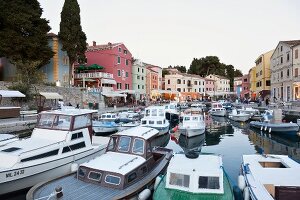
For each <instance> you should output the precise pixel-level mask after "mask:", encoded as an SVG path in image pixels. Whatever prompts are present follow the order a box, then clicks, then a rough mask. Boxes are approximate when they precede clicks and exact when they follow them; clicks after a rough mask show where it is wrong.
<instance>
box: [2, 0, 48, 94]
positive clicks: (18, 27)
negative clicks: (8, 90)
mask: <svg viewBox="0 0 300 200" xmlns="http://www.w3.org/2000/svg"><path fill="white" fill-rule="evenodd" d="M0 10H1V12H0V57H6V58H8V59H9V61H10V62H11V63H12V64H14V65H15V66H16V68H17V78H18V80H19V81H20V82H21V83H20V85H22V84H23V87H25V88H27V89H28V90H29V88H30V85H31V84H33V83H37V82H39V81H40V79H39V78H38V77H40V76H38V73H39V71H38V68H39V67H41V66H42V65H44V64H46V63H47V62H49V60H50V58H51V57H52V56H53V52H52V51H51V48H50V47H49V46H48V38H47V32H48V31H49V30H50V26H49V25H48V23H49V21H47V20H46V19H44V18H41V16H42V12H43V10H42V8H41V7H40V4H39V2H38V1H37V0H30V1H29V0H10V1H4V0H0Z"/></svg>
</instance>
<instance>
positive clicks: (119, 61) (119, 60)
mask: <svg viewBox="0 0 300 200" xmlns="http://www.w3.org/2000/svg"><path fill="white" fill-rule="evenodd" d="M118 64H121V57H120V56H118Z"/></svg>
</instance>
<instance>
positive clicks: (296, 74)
mask: <svg viewBox="0 0 300 200" xmlns="http://www.w3.org/2000/svg"><path fill="white" fill-rule="evenodd" d="M295 77H298V68H295Z"/></svg>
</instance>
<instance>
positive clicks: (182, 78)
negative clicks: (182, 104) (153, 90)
mask: <svg viewBox="0 0 300 200" xmlns="http://www.w3.org/2000/svg"><path fill="white" fill-rule="evenodd" d="M168 71H169V73H170V74H169V75H165V89H166V90H171V91H178V92H180V97H181V100H187V99H198V98H200V97H203V96H204V95H205V79H204V78H203V77H201V76H198V75H194V74H185V73H181V72H179V71H178V70H177V69H169V70H168Z"/></svg>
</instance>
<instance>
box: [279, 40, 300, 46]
mask: <svg viewBox="0 0 300 200" xmlns="http://www.w3.org/2000/svg"><path fill="white" fill-rule="evenodd" d="M281 42H283V43H286V44H288V45H290V46H295V45H299V44H300V40H289V41H281Z"/></svg>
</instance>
